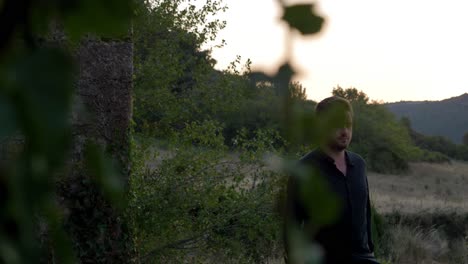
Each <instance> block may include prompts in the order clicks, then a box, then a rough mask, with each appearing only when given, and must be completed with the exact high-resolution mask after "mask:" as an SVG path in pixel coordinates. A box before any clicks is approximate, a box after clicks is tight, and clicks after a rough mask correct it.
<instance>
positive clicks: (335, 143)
mask: <svg viewBox="0 0 468 264" xmlns="http://www.w3.org/2000/svg"><path fill="white" fill-rule="evenodd" d="M328 146H329V147H330V148H331V149H332V150H335V151H343V150H345V149H347V148H348V146H349V140H348V139H347V140H346V142H340V141H339V140H332V141H331V142H330V143H329V144H328Z"/></svg>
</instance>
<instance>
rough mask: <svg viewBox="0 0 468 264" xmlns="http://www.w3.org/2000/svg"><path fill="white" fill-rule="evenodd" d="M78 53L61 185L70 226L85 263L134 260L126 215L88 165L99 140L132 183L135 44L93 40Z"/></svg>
mask: <svg viewBox="0 0 468 264" xmlns="http://www.w3.org/2000/svg"><path fill="white" fill-rule="evenodd" d="M75 57H76V61H77V62H78V69H79V76H78V79H77V83H76V91H75V92H76V94H75V98H74V105H73V113H72V117H71V119H72V133H73V148H72V153H71V154H72V155H71V170H70V172H69V175H67V177H65V179H64V180H63V181H60V182H59V183H58V185H59V186H58V190H59V197H60V200H61V203H62V204H63V205H64V207H65V208H66V211H67V214H66V218H65V227H66V229H67V232H68V233H69V234H70V235H71V237H72V240H73V243H74V247H75V252H77V253H78V257H79V259H80V261H81V262H83V263H128V262H130V260H131V259H132V255H133V253H132V252H133V247H132V244H131V236H130V235H129V231H128V228H127V225H126V223H125V220H124V217H123V213H122V212H119V211H116V210H115V209H114V208H112V207H111V206H110V204H109V203H108V202H107V201H106V200H105V199H104V198H103V196H102V193H101V192H100V190H99V188H98V187H97V186H95V185H94V184H93V181H92V180H91V178H92V177H93V175H89V173H90V172H89V170H87V168H86V167H85V166H84V165H83V164H84V159H85V157H84V150H85V145H86V144H87V143H89V142H94V143H97V144H99V145H101V146H103V147H104V149H105V150H106V151H107V153H109V154H110V155H111V156H112V157H113V158H114V159H115V160H117V161H119V165H120V167H121V175H122V177H124V179H123V180H124V181H125V182H128V176H129V138H128V137H129V127H130V118H131V91H132V78H133V44H132V42H131V41H129V40H112V41H101V40H98V39H95V38H88V39H86V40H84V41H82V43H81V45H80V46H79V47H78V49H77V50H76V51H75Z"/></svg>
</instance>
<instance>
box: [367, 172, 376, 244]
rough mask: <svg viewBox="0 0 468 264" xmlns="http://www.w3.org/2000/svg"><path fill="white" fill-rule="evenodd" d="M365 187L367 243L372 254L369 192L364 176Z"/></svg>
mask: <svg viewBox="0 0 468 264" xmlns="http://www.w3.org/2000/svg"><path fill="white" fill-rule="evenodd" d="M366 185H367V241H368V244H369V249H370V251H371V252H374V242H373V241H372V211H371V209H372V207H371V203H370V192H369V183H368V181H367V175H366Z"/></svg>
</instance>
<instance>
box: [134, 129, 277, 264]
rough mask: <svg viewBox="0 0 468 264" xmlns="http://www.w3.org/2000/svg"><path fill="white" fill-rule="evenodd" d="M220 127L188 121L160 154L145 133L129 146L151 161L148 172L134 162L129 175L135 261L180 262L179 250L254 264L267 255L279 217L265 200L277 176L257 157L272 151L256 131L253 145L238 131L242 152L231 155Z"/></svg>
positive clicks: (268, 199) (138, 156)
mask: <svg viewBox="0 0 468 264" xmlns="http://www.w3.org/2000/svg"><path fill="white" fill-rule="evenodd" d="M221 129H222V127H220V126H219V124H217V123H216V122H213V121H205V122H203V123H197V122H193V123H191V124H188V125H187V126H186V127H185V129H183V130H182V131H180V132H178V133H177V134H176V135H175V138H174V140H172V141H171V142H172V143H170V145H169V146H166V147H168V150H166V151H165V150H162V149H161V148H160V147H158V146H157V145H156V146H155V145H153V144H151V143H149V144H148V143H147V142H145V141H146V140H145V138H141V139H140V142H138V143H137V144H136V145H135V148H134V150H133V155H134V157H135V158H136V159H137V160H138V159H143V160H146V161H147V162H156V161H158V164H155V168H154V170H146V169H145V168H146V167H145V166H144V164H141V163H140V165H143V166H142V167H139V168H138V167H134V173H133V175H132V180H131V181H132V184H131V186H132V192H131V197H132V200H131V208H132V218H133V223H134V224H133V226H134V233H135V235H136V239H137V241H136V244H137V245H138V246H139V248H140V249H141V252H140V255H141V256H142V258H143V260H147V261H150V262H152V263H153V262H155V263H159V262H162V263H166V262H167V261H170V260H171V261H176V260H177V259H179V260H182V259H186V258H187V257H188V255H186V253H184V252H182V251H181V250H183V249H185V251H186V252H190V254H192V255H193V254H195V256H196V257H195V259H197V260H203V259H204V258H208V257H209V256H210V254H219V253H222V255H221V256H225V257H227V258H233V257H236V258H239V257H240V256H243V258H245V259H246V260H247V259H251V260H254V261H255V262H258V261H260V260H262V259H263V258H267V257H269V256H270V255H272V254H274V252H272V251H271V250H272V248H275V245H276V244H277V243H278V240H279V237H280V236H279V235H280V233H279V231H280V222H279V221H278V219H277V216H276V215H275V214H274V203H273V201H274V197H275V196H276V195H277V192H278V191H279V186H280V185H279V184H278V181H280V180H281V174H279V173H278V172H275V171H272V170H269V169H268V168H267V164H265V162H264V161H263V160H262V157H263V156H259V155H257V154H258V153H264V151H265V150H270V151H275V149H274V148H273V147H272V146H271V144H269V142H268V140H269V137H267V136H266V135H264V134H263V132H258V133H257V136H258V138H257V140H255V141H253V142H252V141H248V142H247V141H243V140H242V136H241V135H240V136H239V138H238V141H237V144H238V147H239V150H242V152H239V153H240V154H234V153H237V152H234V153H231V152H229V151H228V149H227V147H226V146H225V145H224V139H223V136H222V134H221V133H220V130H221ZM151 152H153V153H154V155H155V157H152V156H151V155H149V153H151ZM145 156H146V157H147V158H145ZM156 212H159V213H156ZM276 246H277V245H276ZM187 254H189V253H187ZM158 260H159V261H158ZM205 260H206V259H205ZM218 261H219V260H218Z"/></svg>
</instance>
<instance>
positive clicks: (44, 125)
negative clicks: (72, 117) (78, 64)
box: [8, 48, 74, 161]
mask: <svg viewBox="0 0 468 264" xmlns="http://www.w3.org/2000/svg"><path fill="white" fill-rule="evenodd" d="M73 73H74V71H73V65H72V61H71V58H70V57H69V56H68V55H66V54H65V53H64V52H63V51H60V50H58V49H48V48H45V49H40V50H37V51H34V52H33V53H32V54H27V55H25V56H24V57H23V58H20V59H19V60H18V62H17V64H16V65H14V67H13V68H12V71H11V74H10V75H8V76H9V77H10V78H12V80H11V83H12V85H13V86H14V87H13V91H12V93H13V96H12V97H13V98H14V99H13V100H15V106H16V107H17V109H16V112H17V113H18V115H19V118H20V120H21V124H20V125H21V127H22V130H23V132H24V134H25V136H26V137H27V138H29V141H30V144H31V147H32V148H33V149H35V150H41V151H45V152H46V153H47V154H48V155H50V157H51V160H55V159H56V160H57V161H58V160H62V159H63V154H62V152H63V150H64V149H65V148H66V147H67V144H68V142H69V137H70V131H69V129H70V125H69V114H70V104H71V96H72V90H73V80H74V76H73Z"/></svg>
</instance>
